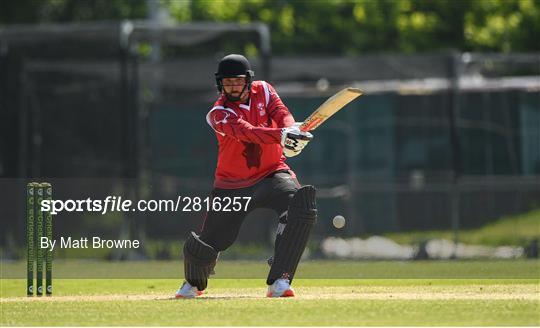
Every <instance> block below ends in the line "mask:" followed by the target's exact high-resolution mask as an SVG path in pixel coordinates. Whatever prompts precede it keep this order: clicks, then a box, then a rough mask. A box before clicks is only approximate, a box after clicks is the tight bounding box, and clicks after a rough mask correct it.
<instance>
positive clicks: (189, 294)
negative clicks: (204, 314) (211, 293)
mask: <svg viewBox="0 0 540 328" xmlns="http://www.w3.org/2000/svg"><path fill="white" fill-rule="evenodd" d="M202 293H203V292H202V291H200V290H198V289H197V287H195V286H191V285H190V284H189V282H187V281H184V283H183V284H182V286H181V287H180V288H179V289H178V290H177V291H176V293H175V294H174V297H175V298H194V297H197V296H201V295H202Z"/></svg>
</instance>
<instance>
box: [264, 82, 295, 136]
mask: <svg viewBox="0 0 540 328" xmlns="http://www.w3.org/2000/svg"><path fill="white" fill-rule="evenodd" d="M267 86H268V91H269V96H270V99H269V101H268V106H267V111H268V115H269V116H270V118H271V119H272V120H273V121H274V122H276V123H277V125H278V126H279V127H280V128H282V127H287V126H292V125H293V124H294V117H293V116H292V114H291V113H290V112H289V109H288V108H287V106H285V104H284V103H283V101H281V98H280V97H279V95H278V94H277V92H276V90H274V87H272V86H271V85H270V84H269V83H267Z"/></svg>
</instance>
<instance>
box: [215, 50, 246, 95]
mask: <svg viewBox="0 0 540 328" xmlns="http://www.w3.org/2000/svg"><path fill="white" fill-rule="evenodd" d="M215 76H216V86H217V89H218V91H219V92H221V91H222V90H223V84H222V79H223V78H226V77H241V76H245V77H246V83H247V87H248V90H249V89H251V82H252V81H253V77H254V76H255V73H254V72H253V71H252V70H251V65H250V64H249V61H248V60H247V58H246V57H244V56H242V55H237V54H230V55H227V56H225V57H223V58H222V59H221V60H220V61H219V64H218V70H217V72H216V73H215Z"/></svg>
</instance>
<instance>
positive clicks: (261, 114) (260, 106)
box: [257, 103, 265, 116]
mask: <svg viewBox="0 0 540 328" xmlns="http://www.w3.org/2000/svg"><path fill="white" fill-rule="evenodd" d="M257 110H259V116H264V114H265V111H264V104H263V103H258V104H257Z"/></svg>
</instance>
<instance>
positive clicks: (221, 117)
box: [207, 109, 281, 144]
mask: <svg viewBox="0 0 540 328" xmlns="http://www.w3.org/2000/svg"><path fill="white" fill-rule="evenodd" d="M207 120H208V124H210V126H211V127H212V128H213V129H214V130H215V131H216V132H217V133H219V134H221V135H226V136H230V137H233V138H235V139H237V140H240V141H245V142H251V143H257V144H275V143H281V129H280V128H265V127H258V126H253V125H251V124H250V123H249V122H247V121H245V120H243V119H242V118H240V117H238V116H237V115H236V114H234V113H231V112H228V111H227V110H223V109H216V110H212V111H211V112H210V113H209V114H208V117H207Z"/></svg>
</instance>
